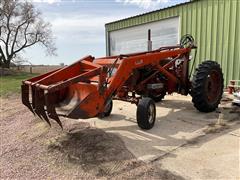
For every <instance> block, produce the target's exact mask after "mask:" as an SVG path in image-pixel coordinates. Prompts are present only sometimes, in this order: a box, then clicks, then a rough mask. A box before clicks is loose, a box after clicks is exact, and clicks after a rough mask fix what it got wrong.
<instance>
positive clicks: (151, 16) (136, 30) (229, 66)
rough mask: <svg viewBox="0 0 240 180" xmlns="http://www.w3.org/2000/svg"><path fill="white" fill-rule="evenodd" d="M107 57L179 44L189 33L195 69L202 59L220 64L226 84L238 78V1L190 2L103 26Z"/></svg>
mask: <svg viewBox="0 0 240 180" xmlns="http://www.w3.org/2000/svg"><path fill="white" fill-rule="evenodd" d="M105 28H106V46H107V47H106V50H107V55H116V54H123V53H130V52H137V51H146V50H147V48H148V29H151V36H152V37H151V38H152V39H151V40H152V48H153V49H155V48H158V47H160V46H163V45H172V44H176V43H178V42H179V39H180V37H181V36H182V35H184V34H192V35H193V37H194V38H195V41H196V43H197V46H198V53H197V57H196V63H195V67H196V66H197V65H198V64H199V63H200V62H201V61H204V60H208V59H211V60H215V61H217V62H218V63H220V64H221V66H222V69H223V72H224V79H225V85H227V84H228V82H229V80H232V79H234V80H237V79H240V0H192V1H190V2H186V3H182V4H178V5H175V6H172V7H167V8H164V9H160V10H157V11H152V12H149V13H145V14H141V15H137V16H133V17H129V18H126V19H122V20H119V21H115V22H111V23H108V24H106V25H105Z"/></svg>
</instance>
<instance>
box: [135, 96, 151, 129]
mask: <svg viewBox="0 0 240 180" xmlns="http://www.w3.org/2000/svg"><path fill="white" fill-rule="evenodd" d="M155 119H156V107H155V103H154V101H153V100H152V99H151V98H142V99H141V100H140V101H139V103H138V106H137V123H138V126H139V127H140V128H141V129H151V128H152V127H153V126H154V123H155Z"/></svg>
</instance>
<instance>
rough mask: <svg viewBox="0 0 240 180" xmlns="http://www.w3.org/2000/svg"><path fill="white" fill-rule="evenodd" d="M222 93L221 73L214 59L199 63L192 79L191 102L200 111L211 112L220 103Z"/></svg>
mask: <svg viewBox="0 0 240 180" xmlns="http://www.w3.org/2000/svg"><path fill="white" fill-rule="evenodd" d="M222 94H223V73H222V69H221V67H220V65H219V64H218V63H217V62H214V61H205V62H203V63H202V64H200V65H199V67H198V68H197V69H196V72H195V74H194V76H193V80H192V88H191V95H192V102H193V104H194V106H195V107H196V108H197V109H198V110H199V111H201V112H212V111H214V110H215V109H216V108H217V107H218V105H219V104H220V101H221V98H222Z"/></svg>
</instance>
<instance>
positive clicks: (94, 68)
mask: <svg viewBox="0 0 240 180" xmlns="http://www.w3.org/2000/svg"><path fill="white" fill-rule="evenodd" d="M92 60H93V58H92V57H91V56H88V57H85V58H83V59H81V60H79V61H78V62H76V63H74V64H72V65H70V66H67V67H64V68H61V69H58V70H55V71H52V72H50V73H47V74H44V75H40V76H37V77H35V78H32V79H29V80H26V81H23V84H22V86H21V89H22V103H23V104H24V105H25V106H26V107H27V108H28V109H29V110H30V111H31V112H32V113H33V114H34V115H37V116H38V117H39V118H41V119H43V120H45V121H46V122H47V123H48V124H49V125H50V126H51V123H50V119H53V120H55V121H56V122H57V123H58V124H59V125H60V126H61V127H62V123H61V121H60V119H59V116H64V117H68V118H72V119H79V118H81V119H85V118H91V117H95V116H97V115H98V113H99V112H100V111H101V110H102V109H103V106H104V98H103V97H102V96H101V94H100V93H99V92H100V91H99V88H100V86H101V85H98V84H96V83H92V82H91V78H94V77H95V79H96V78H97V79H100V77H99V76H100V75H101V74H102V73H103V72H102V71H103V69H104V68H102V67H101V66H99V65H96V64H93V63H92V62H91V61H92Z"/></svg>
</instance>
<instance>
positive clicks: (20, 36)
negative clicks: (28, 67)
mask: <svg viewBox="0 0 240 180" xmlns="http://www.w3.org/2000/svg"><path fill="white" fill-rule="evenodd" d="M35 44H40V45H41V46H43V47H45V48H46V53H47V54H48V55H56V54H55V52H56V48H55V44H54V38H53V35H52V31H51V24H50V23H47V22H44V20H43V19H42V18H41V13H40V12H39V11H38V10H37V9H36V8H35V7H34V5H33V4H32V3H31V2H29V1H23V0H21V1H20V0H0V66H1V67H5V68H9V66H10V63H11V61H12V60H13V59H14V58H15V57H17V55H18V53H20V52H21V51H23V50H25V49H26V48H28V47H30V46H33V45H35Z"/></svg>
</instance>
